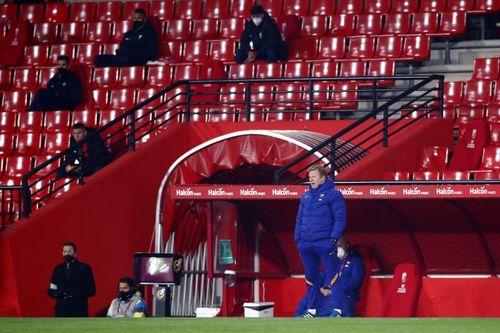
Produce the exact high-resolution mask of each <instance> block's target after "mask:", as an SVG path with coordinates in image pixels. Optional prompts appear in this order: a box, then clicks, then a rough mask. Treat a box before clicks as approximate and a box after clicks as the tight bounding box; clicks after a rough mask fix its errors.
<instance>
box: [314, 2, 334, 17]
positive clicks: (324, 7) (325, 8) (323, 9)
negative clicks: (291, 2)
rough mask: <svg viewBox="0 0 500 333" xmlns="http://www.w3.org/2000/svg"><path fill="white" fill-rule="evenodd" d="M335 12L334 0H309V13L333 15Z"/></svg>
mask: <svg viewBox="0 0 500 333" xmlns="http://www.w3.org/2000/svg"><path fill="white" fill-rule="evenodd" d="M334 13H335V1H330V0H311V3H310V9H309V15H333V14H334Z"/></svg>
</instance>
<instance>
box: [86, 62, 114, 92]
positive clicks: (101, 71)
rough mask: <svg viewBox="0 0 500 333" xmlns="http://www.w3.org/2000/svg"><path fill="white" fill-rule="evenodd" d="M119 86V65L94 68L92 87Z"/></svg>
mask: <svg viewBox="0 0 500 333" xmlns="http://www.w3.org/2000/svg"><path fill="white" fill-rule="evenodd" d="M117 86H118V67H97V68H95V69H94V76H93V79H92V84H91V87H92V88H115V87H117Z"/></svg>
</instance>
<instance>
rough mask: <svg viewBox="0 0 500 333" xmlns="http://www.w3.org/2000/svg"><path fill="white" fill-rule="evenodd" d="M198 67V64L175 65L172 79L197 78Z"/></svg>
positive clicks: (198, 73)
mask: <svg viewBox="0 0 500 333" xmlns="http://www.w3.org/2000/svg"><path fill="white" fill-rule="evenodd" d="M199 75H200V67H199V66H198V65H180V66H175V72H174V81H180V80H198V78H199Z"/></svg>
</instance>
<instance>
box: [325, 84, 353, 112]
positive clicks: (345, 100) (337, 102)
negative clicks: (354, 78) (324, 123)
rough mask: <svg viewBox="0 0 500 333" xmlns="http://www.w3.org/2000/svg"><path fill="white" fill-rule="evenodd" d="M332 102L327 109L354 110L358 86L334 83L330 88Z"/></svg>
mask: <svg viewBox="0 0 500 333" xmlns="http://www.w3.org/2000/svg"><path fill="white" fill-rule="evenodd" d="M332 88H333V89H332V102H331V103H330V104H329V106H328V107H329V108H332V109H341V110H355V109H357V108H358V84H357V83H355V82H346V81H342V82H336V83H335V84H334V85H333V87H332Z"/></svg>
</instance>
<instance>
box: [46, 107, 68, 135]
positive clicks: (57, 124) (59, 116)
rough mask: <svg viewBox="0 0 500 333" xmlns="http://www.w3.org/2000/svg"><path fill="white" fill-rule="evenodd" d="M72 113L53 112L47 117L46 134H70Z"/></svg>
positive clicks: (47, 114) (48, 113)
mask: <svg viewBox="0 0 500 333" xmlns="http://www.w3.org/2000/svg"><path fill="white" fill-rule="evenodd" d="M69 119H70V112H68V111H51V112H47V113H46V115H45V128H44V132H45V133H53V132H68V130H69Z"/></svg>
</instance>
